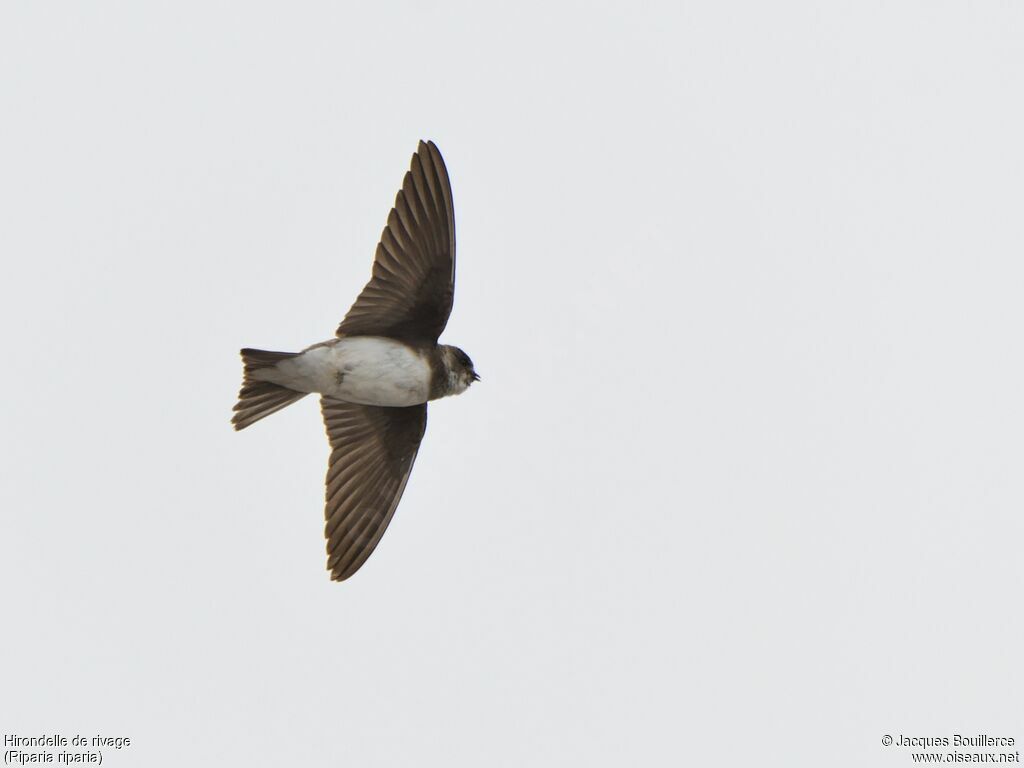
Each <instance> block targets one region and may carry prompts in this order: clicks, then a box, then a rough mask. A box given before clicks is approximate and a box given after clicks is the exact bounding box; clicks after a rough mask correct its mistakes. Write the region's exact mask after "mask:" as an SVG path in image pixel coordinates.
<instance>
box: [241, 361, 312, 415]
mask: <svg viewBox="0 0 1024 768" xmlns="http://www.w3.org/2000/svg"><path fill="white" fill-rule="evenodd" d="M298 354H300V353H299V352H267V351H265V350H262V349H243V350H242V363H243V365H244V366H245V376H244V379H243V380H242V389H241V391H240V392H239V393H238V403H237V404H236V405H235V408H234V410H235V415H234V416H233V417H232V419H231V423H232V424H234V425H235V429H245V428H246V427H248V426H249V425H250V424H255V423H256V422H257V421H259V420H260V419H262V418H263V417H264V416H269V415H270V414H272V413H276V412H277V411H280V410H281V409H282V408H284V407H285V406H286V405H291V404H292V403H294V402H295V401H296V400H301V399H302V398H303V397H305V396H306V395H307V394H308V393H306V392H296V391H295V390H294V389H288V387H282V386H280V385H278V384H271V383H270V382H269V381H257V380H254V379H253V378H252V374H253V373H254V372H255V371H259V370H261V369H263V368H272V367H274V366H275V365H277V364H278V363H279V362H280V361H281V360H287V359H288V358H290V357H295V356H296V355H298Z"/></svg>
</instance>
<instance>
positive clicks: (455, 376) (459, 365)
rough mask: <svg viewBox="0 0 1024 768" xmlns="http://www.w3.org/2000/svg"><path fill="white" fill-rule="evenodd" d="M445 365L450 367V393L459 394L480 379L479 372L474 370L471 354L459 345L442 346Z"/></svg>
mask: <svg viewBox="0 0 1024 768" xmlns="http://www.w3.org/2000/svg"><path fill="white" fill-rule="evenodd" d="M441 349H442V352H443V355H444V362H445V366H446V367H447V368H448V388H449V394H452V395H457V394H459V393H460V392H465V391H466V390H467V389H469V385H470V384H472V383H473V382H474V381H480V377H479V376H478V375H477V372H476V371H475V370H473V361H472V360H470V359H469V355H467V354H466V353H465V352H463V351H462V350H461V349H459V348H458V347H452V346H449V345H447V344H445V345H444V346H443V347H442V348H441Z"/></svg>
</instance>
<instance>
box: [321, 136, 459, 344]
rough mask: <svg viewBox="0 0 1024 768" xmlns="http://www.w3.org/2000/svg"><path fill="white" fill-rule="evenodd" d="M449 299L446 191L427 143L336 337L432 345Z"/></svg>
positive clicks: (444, 174)
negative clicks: (366, 279)
mask: <svg viewBox="0 0 1024 768" xmlns="http://www.w3.org/2000/svg"><path fill="white" fill-rule="evenodd" d="M454 295H455V209H454V207H453V206H452V187H451V184H450V183H449V181H448V171H447V170H446V169H445V167H444V160H442V159H441V153H440V152H438V150H437V147H436V146H435V145H434V142H432V141H431V142H428V143H426V144H425V143H423V142H422V141H421V142H420V145H419V149H418V150H417V151H416V154H415V155H413V156H412V167H411V168H410V169H409V172H408V173H406V174H405V181H404V182H403V183H402V189H401V190H399V192H398V196H397V197H396V198H395V207H394V208H392V209H391V213H390V215H389V216H388V225H387V226H386V227H385V228H384V232H383V234H382V235H381V236H380V243H379V244H378V245H377V255H376V256H375V257H374V261H373V276H372V277H371V278H370V282H368V283H367V284H366V287H365V288H363V292H362V293H361V294H359V298H358V299H356V303H355V304H353V305H352V308H351V309H350V310H349V311H348V314H347V315H345V319H344V320H343V321H342V322H341V325H339V326H338V331H337V334H338V336H390V337H392V338H396V339H402V340H404V341H410V342H422V341H429V342H430V343H432V344H434V343H436V342H437V338H438V336H440V335H441V331H443V330H444V327H445V325H446V324H447V323H448V315H450V314H451V311H452V301H453V300H454Z"/></svg>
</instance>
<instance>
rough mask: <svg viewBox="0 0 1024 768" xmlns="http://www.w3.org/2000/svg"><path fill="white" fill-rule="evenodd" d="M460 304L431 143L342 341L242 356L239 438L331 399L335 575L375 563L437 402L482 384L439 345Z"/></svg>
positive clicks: (449, 209)
mask: <svg viewBox="0 0 1024 768" xmlns="http://www.w3.org/2000/svg"><path fill="white" fill-rule="evenodd" d="M454 296H455V211H454V207H453V205H452V188H451V183H450V182H449V181H448V171H447V170H446V169H445V165H444V160H442V159H441V153H440V152H439V151H438V149H437V147H436V146H435V145H434V142H432V141H429V142H426V143H424V142H422V141H421V142H420V144H419V147H418V149H417V150H416V154H414V155H413V156H412V165H411V167H410V168H409V171H408V173H406V174H405V180H404V181H403V182H402V188H401V189H400V190H399V192H398V196H397V197H396V199H395V207H394V208H392V209H391V213H390V214H389V215H388V223H387V226H386V227H384V232H383V234H382V235H381V237H380V243H379V244H378V245H377V253H376V256H375V257H374V260H373V273H372V276H371V277H370V282H368V283H367V284H366V287H365V288H363V292H362V293H360V294H359V297H358V298H357V299H356V302H355V304H353V305H352V307H351V309H349V311H348V314H347V315H345V319H344V320H342V322H341V325H339V326H338V330H337V332H336V334H335V336H336V338H333V339H331V340H329V341H323V342H320V343H319V344H314V345H313V346H311V347H307V348H306V349H304V350H302V351H301V352H267V351H264V350H259V349H243V350H242V363H243V365H244V379H243V381H242V389H241V391H240V392H239V394H238V403H237V404H236V405H235V408H234V410H235V415H234V417H233V418H232V420H231V422H232V424H234V426H235V429H245V428H246V427H248V426H249V425H251V424H254V423H255V422H257V421H259V420H260V419H262V418H263V417H264V416H269V415H270V414H272V413H274V412H275V411H279V410H281V409H282V408H284V407H285V406H287V405H291V404H292V403H294V402H295V401H297V400H299V399H301V398H303V397H305V396H306V395H308V394H312V393H317V394H319V395H320V409H321V411H322V413H323V417H324V423H325V425H326V427H327V439H328V440H329V441H330V444H331V455H330V459H329V461H328V465H327V503H326V509H325V517H326V519H327V525H326V529H325V534H326V536H327V569H328V570H329V571H330V572H331V578H332V579H333V580H335V581H344V580H345V579H347V578H348V577H349V576H351V575H352V574H353V573H355V572H356V571H358V570H359V568H360V567H361V566H362V565H363V563H365V562H366V558H368V557H369V556H370V553H371V552H373V550H374V547H376V546H377V542H379V541H380V538H381V536H383V535H384V530H385V529H386V528H387V527H388V523H390V522H391V517H392V515H394V514H395V509H396V508H397V507H398V502H399V500H400V499H401V498H402V492H403V491H404V490H405V485H406V483H407V482H408V481H409V473H410V472H411V471H412V465H413V462H414V461H415V459H416V452H417V451H418V450H419V446H420V441H421V440H422V439H423V433H424V430H425V429H426V427H427V402H428V401H430V400H437V399H438V398H441V397H447V396H448V395H458V394H460V393H462V392H465V391H466V390H467V389H468V388H469V386H470V384H472V383H473V382H474V381H479V380H480V377H479V376H477V374H476V371H475V370H474V369H473V362H472V361H471V360H470V359H469V357H468V356H467V355H466V353H465V352H463V351H462V350H461V349H459V348H458V347H452V346H449V345H447V344H438V343H437V340H438V337H439V336H440V335H441V331H443V330H444V327H445V325H446V324H447V323H448V315H449V314H451V311H452V302H453V300H454Z"/></svg>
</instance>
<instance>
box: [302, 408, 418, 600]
mask: <svg viewBox="0 0 1024 768" xmlns="http://www.w3.org/2000/svg"><path fill="white" fill-rule="evenodd" d="M320 408H321V410H322V411H323V415H324V424H325V425H326V426H327V439H328V440H330V442H331V458H330V462H329V464H328V467H327V505H326V509H325V511H324V516H325V517H326V519H327V526H326V528H325V533H326V535H327V568H328V570H330V572H331V578H332V579H333V580H335V581H344V580H345V579H347V578H348V577H349V576H351V575H352V574H353V573H355V572H356V571H358V570H359V568H360V567H361V566H362V564H363V563H365V562H366V558H368V557H369V556H370V553H371V552H373V550H374V547H376V546H377V542H379V541H380V537H381V536H383V535H384V531H385V530H386V529H387V527H388V523H390V522H391V516H392V515H394V514H395V509H396V508H397V507H398V502H399V500H400V499H401V498H402V492H403V491H404V490H405V484H406V483H407V482H408V481H409V473H410V472H412V465H413V462H414V461H415V460H416V452H417V451H418V450H419V447H420V441H421V440H422V439H423V433H424V431H425V430H426V428H427V406H426V404H423V405H413V406H409V407H408V408H386V407H382V406H377V405H356V404H355V403H346V402H344V401H342V400H335V399H334V398H331V397H321V398H320Z"/></svg>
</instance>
